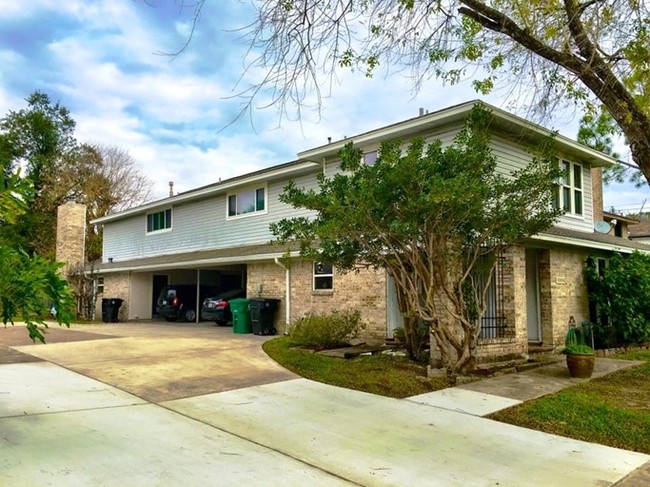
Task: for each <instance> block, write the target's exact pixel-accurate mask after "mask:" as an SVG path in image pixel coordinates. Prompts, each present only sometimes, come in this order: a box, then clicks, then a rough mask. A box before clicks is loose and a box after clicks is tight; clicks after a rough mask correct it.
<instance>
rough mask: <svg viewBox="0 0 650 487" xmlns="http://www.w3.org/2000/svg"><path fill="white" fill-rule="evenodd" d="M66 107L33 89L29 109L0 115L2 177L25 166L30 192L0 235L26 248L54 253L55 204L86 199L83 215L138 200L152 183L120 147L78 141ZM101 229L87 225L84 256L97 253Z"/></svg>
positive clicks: (89, 216)
mask: <svg viewBox="0 0 650 487" xmlns="http://www.w3.org/2000/svg"><path fill="white" fill-rule="evenodd" d="M74 128H75V121H74V120H73V118H72V117H71V115H70V112H69V111H68V109H67V108H65V107H64V106H62V105H61V104H60V103H59V102H57V103H53V102H52V101H51V100H50V98H49V97H48V95H46V94H44V93H41V92H39V91H35V92H34V93H32V94H31V95H30V96H29V97H28V98H27V108H23V109H21V110H18V111H10V112H9V113H8V114H7V115H6V116H5V117H4V118H2V119H1V120H0V166H1V167H2V170H3V174H4V175H5V176H6V177H12V175H13V174H14V172H15V170H16V169H17V168H24V172H23V173H24V178H25V179H26V180H27V181H28V182H29V185H30V188H31V189H30V191H31V194H30V195H29V196H30V197H29V200H28V203H27V205H28V208H27V210H26V211H25V212H24V214H23V215H22V216H21V218H20V220H19V221H18V222H16V225H11V226H0V240H3V241H5V242H10V243H12V244H14V243H15V244H18V245H19V246H20V247H21V248H23V249H24V250H25V251H26V252H28V253H37V254H39V255H42V256H53V255H54V249H55V239H56V216H57V208H58V206H59V205H61V204H63V203H66V202H68V201H75V202H78V203H84V204H85V205H86V207H87V220H88V221H90V220H91V219H94V218H99V217H101V216H105V215H107V214H108V213H110V212H113V211H119V210H123V209H125V208H128V207H131V206H135V205H138V204H142V203H144V202H145V201H147V199H148V198H149V196H150V189H151V182H150V180H149V179H148V178H147V177H146V175H145V174H144V173H143V172H142V170H141V169H140V168H138V166H137V164H136V162H135V160H134V159H133V158H132V157H131V156H130V155H129V153H128V152H126V151H125V150H123V149H120V148H119V147H115V146H110V145H103V144H79V143H78V142H77V140H76V139H75V136H74ZM101 237H102V236H101V230H100V229H95V228H93V227H92V226H88V229H87V242H86V249H87V259H88V260H89V261H93V260H96V259H98V258H99V257H100V256H101V247H102V245H101Z"/></svg>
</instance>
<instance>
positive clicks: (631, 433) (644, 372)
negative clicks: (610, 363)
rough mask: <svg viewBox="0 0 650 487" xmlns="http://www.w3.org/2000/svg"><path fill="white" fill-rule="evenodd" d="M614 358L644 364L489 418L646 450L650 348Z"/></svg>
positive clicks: (649, 440)
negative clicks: (637, 361) (639, 361)
mask: <svg viewBox="0 0 650 487" xmlns="http://www.w3.org/2000/svg"><path fill="white" fill-rule="evenodd" d="M616 358H620V359H627V360H643V361H645V364H643V365H641V366H639V367H635V368H632V369H626V370H621V371H618V372H615V373H613V374H609V375H607V376H605V377H601V378H598V379H593V380H591V381H589V382H586V383H583V384H579V385H577V386H574V387H571V388H568V389H565V390H563V391H561V392H558V393H556V394H551V395H549V396H545V397H542V398H539V399H536V400H533V401H529V402H526V403H524V404H521V405H519V406H515V407H513V408H509V409H506V410H503V411H500V412H497V413H495V414H493V415H491V416H490V418H491V419H496V420H498V421H503V422H505V423H510V424H515V425H518V426H523V427H525V428H532V429H536V430H540V431H545V432H547V433H553V434H557V435H562V436H568V437H570V438H575V439H579V440H585V441H589V442H594V443H600V444H603V445H609V446H613V447H617V448H624V449H626V450H634V451H638V452H642V453H646V454H650V351H647V350H644V351H638V352H632V353H627V354H621V355H619V356H617V357H616Z"/></svg>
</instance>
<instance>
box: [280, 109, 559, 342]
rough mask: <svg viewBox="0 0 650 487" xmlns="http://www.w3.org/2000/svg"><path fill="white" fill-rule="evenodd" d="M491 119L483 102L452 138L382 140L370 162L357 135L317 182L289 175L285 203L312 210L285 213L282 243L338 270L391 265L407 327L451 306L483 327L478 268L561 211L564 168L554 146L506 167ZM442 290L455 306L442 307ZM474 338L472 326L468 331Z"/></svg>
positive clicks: (472, 324) (441, 313) (486, 271)
mask: <svg viewBox="0 0 650 487" xmlns="http://www.w3.org/2000/svg"><path fill="white" fill-rule="evenodd" d="M491 121H492V114H491V113H490V112H489V111H488V110H486V109H484V108H482V107H481V106H477V107H476V108H475V109H474V110H473V111H472V113H471V115H470V117H469V119H468V120H467V123H466V124H465V127H464V128H463V129H462V130H461V131H460V132H459V133H458V135H457V136H456V137H455V138H454V141H453V143H452V144H451V145H448V146H443V144H442V142H440V141H434V142H432V143H429V144H427V143H425V141H424V140H423V139H421V138H415V139H413V140H411V141H409V142H408V143H407V144H405V143H403V142H402V141H399V140H393V141H388V142H384V143H383V144H382V145H381V147H380V149H379V152H378V157H377V160H376V162H375V163H374V165H371V166H368V165H365V164H364V163H363V158H362V152H361V151H360V150H359V149H357V148H355V147H354V146H353V145H352V144H351V143H350V144H348V145H346V147H345V148H344V149H343V151H342V152H341V154H340V157H341V166H340V168H341V172H338V173H337V174H335V175H333V176H331V177H325V175H323V174H320V175H319V178H318V189H302V188H299V187H298V186H297V185H296V184H295V183H290V184H289V185H288V186H287V187H286V188H285V190H284V192H283V193H282V195H281V201H282V202H284V203H287V204H290V205H292V206H294V207H296V208H302V209H306V210H310V211H312V212H313V217H312V218H307V217H300V218H291V219H285V220H282V221H280V222H277V223H276V224H274V225H272V226H271V230H272V231H273V233H274V235H275V236H276V238H277V239H278V241H279V242H280V243H291V242H294V243H299V244H300V253H301V255H302V256H303V257H306V258H309V259H314V260H320V261H324V262H327V263H330V264H334V265H336V266H337V268H338V269H339V270H342V271H346V270H352V269H355V268H357V267H360V266H369V267H373V268H383V269H386V271H387V272H388V273H389V274H390V275H391V276H392V277H393V278H394V279H395V281H396V286H397V288H398V292H399V293H400V295H403V296H406V298H405V299H406V304H405V306H407V308H403V309H402V312H403V313H405V316H408V317H410V318H412V319H410V320H406V322H405V328H407V327H413V326H416V325H417V322H418V320H423V321H425V322H426V323H431V322H434V321H435V323H436V325H435V326H433V325H432V328H433V329H434V331H435V329H436V327H438V326H443V325H442V324H440V323H442V322H443V321H444V320H443V319H442V318H440V317H441V316H444V314H445V313H446V312H447V311H448V310H449V309H452V308H453V309H454V311H453V313H452V314H453V315H454V316H455V317H456V318H457V319H458V320H461V319H465V320H466V321H467V323H466V324H467V326H468V327H469V328H472V327H474V328H472V329H475V327H476V326H478V325H476V323H478V322H480V319H479V318H480V315H481V313H482V312H483V309H484V307H483V306H482V299H483V298H482V297H483V296H484V295H485V294H484V293H485V291H484V289H483V288H480V289H479V288H477V287H476V286H479V284H476V282H478V280H477V281H474V280H473V279H472V278H471V276H472V273H474V272H480V273H481V274H482V275H485V276H489V275H491V272H492V269H493V266H494V262H495V256H496V255H498V254H499V253H500V252H501V250H503V249H504V248H505V247H507V246H509V245H512V244H514V243H517V242H521V241H523V240H525V239H526V238H528V237H530V236H531V235H534V234H536V233H538V232H540V231H542V230H544V229H546V228H547V227H549V226H550V225H551V224H552V223H553V221H554V220H555V219H556V218H557V217H558V216H559V214H560V210H552V209H551V204H550V203H551V194H552V190H553V188H554V187H555V184H556V180H557V178H558V176H559V168H558V167H557V164H555V163H554V162H553V161H554V159H553V157H552V155H551V153H550V152H549V151H548V150H547V148H542V149H541V150H540V154H539V155H538V156H536V157H535V158H534V160H533V161H532V162H531V163H530V164H528V166H527V167H525V168H522V169H521V170H520V171H518V172H516V173H514V174H510V175H508V176H503V175H501V174H499V173H498V171H497V160H496V158H495V156H494V155H493V154H492V151H491V140H490V133H489V131H488V127H489V124H490V123H491ZM549 146H550V145H549ZM479 256H481V257H486V258H484V259H479ZM486 262H487V263H488V265H487V266H486V268H481V265H482V263H486ZM481 282H484V283H489V279H484V280H482V281H481ZM485 285H486V286H487V284H485ZM472 286H473V287H472ZM468 287H470V288H471V289H469V291H468ZM441 295H444V296H446V297H447V298H449V300H450V301H451V302H452V304H451V305H449V306H450V307H446V308H445V307H444V306H443V309H440V304H438V303H439V301H437V299H439V297H440V296H441ZM470 295H471V296H472V299H471V300H469V299H466V297H467V296H470ZM454 307H455V308H454ZM470 308H471V309H470ZM468 317H469V318H468ZM439 318H440V319H439ZM470 318H471V319H470ZM445 322H447V323H449V321H445ZM451 322H452V324H457V323H454V321H453V320H451ZM448 326H451V325H448ZM407 331H409V330H407ZM410 331H412V330H410ZM470 331H471V330H470ZM451 333H455V332H451ZM473 339H475V338H473V337H472V336H471V333H468V334H467V335H465V337H464V338H463V340H465V341H470V340H473Z"/></svg>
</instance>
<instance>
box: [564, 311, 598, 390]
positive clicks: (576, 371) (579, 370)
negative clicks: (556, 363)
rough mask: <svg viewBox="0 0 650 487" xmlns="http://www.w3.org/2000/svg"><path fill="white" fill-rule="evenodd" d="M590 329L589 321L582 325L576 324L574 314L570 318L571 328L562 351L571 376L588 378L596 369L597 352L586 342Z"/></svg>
mask: <svg viewBox="0 0 650 487" xmlns="http://www.w3.org/2000/svg"><path fill="white" fill-rule="evenodd" d="M590 331H591V326H590V323H589V322H586V321H583V322H582V323H581V324H580V325H576V323H575V320H574V319H573V316H572V317H571V319H570V320H569V329H568V331H567V334H566V338H565V340H564V345H565V348H564V350H562V353H563V354H565V355H566V365H567V368H568V369H569V375H570V376H571V377H577V378H579V379H588V378H590V377H591V374H592V372H593V370H594V363H595V361H596V352H595V350H594V349H593V348H592V347H590V346H589V345H587V342H586V338H587V336H588V335H589V333H590Z"/></svg>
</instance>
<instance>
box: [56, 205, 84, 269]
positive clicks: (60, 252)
mask: <svg viewBox="0 0 650 487" xmlns="http://www.w3.org/2000/svg"><path fill="white" fill-rule="evenodd" d="M85 239H86V205H82V204H78V203H66V204H64V205H61V206H59V208H58V209H57V218H56V260H57V261H59V262H63V263H64V264H65V266H64V267H62V268H61V271H60V272H61V274H62V275H63V276H67V275H68V272H69V271H70V269H78V268H79V267H80V266H82V265H83V264H84V260H85V257H84V247H85Z"/></svg>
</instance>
